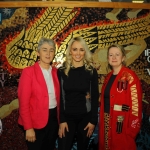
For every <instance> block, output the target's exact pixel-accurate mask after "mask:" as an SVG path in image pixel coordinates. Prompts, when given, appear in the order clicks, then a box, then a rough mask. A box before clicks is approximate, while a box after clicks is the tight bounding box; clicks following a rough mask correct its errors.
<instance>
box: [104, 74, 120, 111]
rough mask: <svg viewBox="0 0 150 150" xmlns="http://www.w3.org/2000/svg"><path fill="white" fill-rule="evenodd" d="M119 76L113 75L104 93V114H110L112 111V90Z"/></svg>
mask: <svg viewBox="0 0 150 150" xmlns="http://www.w3.org/2000/svg"><path fill="white" fill-rule="evenodd" d="M116 76H117V75H113V74H112V75H111V77H110V79H109V81H108V83H107V85H106V87H105V91H104V112H105V113H109V111H110V89H111V86H112V84H113V82H114V80H115V78H116Z"/></svg>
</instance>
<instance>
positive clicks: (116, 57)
mask: <svg viewBox="0 0 150 150" xmlns="http://www.w3.org/2000/svg"><path fill="white" fill-rule="evenodd" d="M124 58H125V57H123V55H122V52H121V50H120V49H119V48H117V47H111V48H110V49H109V52H108V63H109V64H110V65H111V66H112V68H117V67H120V66H122V62H123V61H124Z"/></svg>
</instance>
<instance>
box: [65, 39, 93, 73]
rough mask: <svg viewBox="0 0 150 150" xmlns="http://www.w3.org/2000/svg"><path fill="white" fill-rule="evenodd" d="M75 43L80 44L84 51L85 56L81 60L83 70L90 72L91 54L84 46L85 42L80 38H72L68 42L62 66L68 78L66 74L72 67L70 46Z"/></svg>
mask: <svg viewBox="0 0 150 150" xmlns="http://www.w3.org/2000/svg"><path fill="white" fill-rule="evenodd" d="M75 41H77V42H80V43H81V45H82V46H83V48H84V50H85V56H84V60H83V63H84V65H85V69H86V70H89V71H92V54H91V52H90V50H89V48H88V45H87V44H86V42H85V40H84V39H83V38H82V37H74V38H72V39H71V40H70V42H69V45H68V48H67V51H66V62H65V66H64V67H65V69H64V72H65V74H66V75H67V76H68V72H69V70H70V68H71V66H72V56H71V54H70V51H71V48H72V45H73V43H74V42H75Z"/></svg>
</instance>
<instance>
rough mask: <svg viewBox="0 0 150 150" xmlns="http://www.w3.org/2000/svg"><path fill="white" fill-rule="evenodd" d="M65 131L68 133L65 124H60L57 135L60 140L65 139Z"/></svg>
mask: <svg viewBox="0 0 150 150" xmlns="http://www.w3.org/2000/svg"><path fill="white" fill-rule="evenodd" d="M65 131H67V132H69V129H68V124H67V122H64V123H60V125H59V131H58V135H59V137H60V138H62V137H65Z"/></svg>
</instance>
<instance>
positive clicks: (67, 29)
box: [0, 7, 150, 150]
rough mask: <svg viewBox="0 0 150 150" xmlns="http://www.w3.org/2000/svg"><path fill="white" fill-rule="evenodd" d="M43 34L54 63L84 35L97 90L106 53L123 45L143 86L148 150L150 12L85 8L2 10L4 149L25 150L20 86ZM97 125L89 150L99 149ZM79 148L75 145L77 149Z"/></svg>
mask: <svg viewBox="0 0 150 150" xmlns="http://www.w3.org/2000/svg"><path fill="white" fill-rule="evenodd" d="M42 36H44V37H47V38H52V39H54V40H55V42H56V44H57V51H56V57H55V59H54V62H59V61H60V62H63V61H64V60H65V57H64V56H65V52H66V48H67V45H68V42H69V41H70V39H71V38H72V37H75V36H82V37H83V38H84V39H85V40H86V42H87V44H88V46H89V48H90V50H91V52H92V53H93V58H94V63H95V67H96V69H97V71H98V74H99V87H100V89H101V85H102V84H103V79H104V77H105V75H106V73H107V72H106V65H107V60H106V49H107V47H108V46H109V45H111V44H112V43H118V44H120V45H123V46H124V47H125V50H126V53H127V66H128V67H130V68H131V69H133V70H134V71H135V72H136V73H137V75H138V76H139V78H140V79H141V82H142V88H143V122H142V128H141V131H140V133H139V135H138V136H137V139H136V143H137V149H138V150H149V149H150V104H149V103H150V92H149V91H150V86H149V84H150V10H149V9H129V8H128V9H113V8H90V7H88V8H84V7H29V8H28V7H23V8H0V119H1V122H2V132H1V134H0V149H1V150H8V149H9V150H20V149H22V150H26V149H27V148H26V145H25V141H24V136H23V133H22V131H21V130H20V128H19V127H18V125H17V118H18V99H17V85H18V81H19V77H20V74H21V71H22V69H23V68H24V67H26V66H30V65H32V64H33V63H34V62H35V61H36V60H37V56H36V53H35V51H36V47H37V43H38V41H39V39H40V38H41V37H42ZM97 133H98V127H97V128H96V129H95V132H94V135H93V136H92V138H91V141H90V144H89V149H91V150H92V149H95V150H96V149H97V139H98V134H97ZM75 149H76V144H75V145H74V146H73V150H75Z"/></svg>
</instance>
